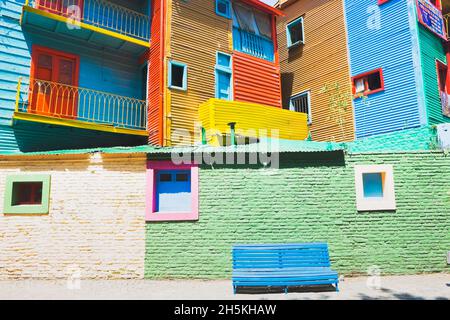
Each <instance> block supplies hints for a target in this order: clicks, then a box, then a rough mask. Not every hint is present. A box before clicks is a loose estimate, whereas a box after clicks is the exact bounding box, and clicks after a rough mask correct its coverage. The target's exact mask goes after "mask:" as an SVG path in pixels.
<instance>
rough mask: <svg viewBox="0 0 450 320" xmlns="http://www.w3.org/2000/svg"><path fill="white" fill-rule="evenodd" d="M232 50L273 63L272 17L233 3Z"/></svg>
mask: <svg viewBox="0 0 450 320" xmlns="http://www.w3.org/2000/svg"><path fill="white" fill-rule="evenodd" d="M232 11H233V12H232V18H233V48H234V50H236V51H240V52H243V53H246V54H249V55H252V56H255V57H257V58H261V59H265V60H269V61H273V60H274V45H273V35H272V17H271V16H270V15H269V14H266V13H263V12H260V11H258V10H256V9H253V8H251V7H249V6H246V5H244V4H241V3H233V10H232Z"/></svg>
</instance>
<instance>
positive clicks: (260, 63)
mask: <svg viewBox="0 0 450 320" xmlns="http://www.w3.org/2000/svg"><path fill="white" fill-rule="evenodd" d="M233 80H234V81H233V85H234V99H235V100H237V101H246V102H254V103H261V104H264V105H268V106H274V107H278V108H281V81H280V67H279V65H278V64H276V63H273V62H270V61H266V60H262V59H258V58H255V57H252V56H250V55H247V54H244V53H240V52H237V51H234V53H233Z"/></svg>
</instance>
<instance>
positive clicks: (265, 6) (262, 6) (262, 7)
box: [241, 0, 285, 17]
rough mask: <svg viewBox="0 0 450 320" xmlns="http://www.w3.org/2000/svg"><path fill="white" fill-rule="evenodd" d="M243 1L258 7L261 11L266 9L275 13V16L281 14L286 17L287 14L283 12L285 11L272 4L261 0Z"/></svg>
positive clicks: (267, 11) (272, 13) (270, 12)
mask: <svg viewBox="0 0 450 320" xmlns="http://www.w3.org/2000/svg"><path fill="white" fill-rule="evenodd" d="M241 1H242V2H244V3H246V4H248V5H250V6H252V7H255V8H258V9H259V10H261V11H264V12H265V13H268V14H271V15H274V16H280V17H284V16H285V14H284V13H283V11H281V10H278V9H277V8H274V7H272V6H269V5H268V4H266V3H264V2H262V1H260V0H241Z"/></svg>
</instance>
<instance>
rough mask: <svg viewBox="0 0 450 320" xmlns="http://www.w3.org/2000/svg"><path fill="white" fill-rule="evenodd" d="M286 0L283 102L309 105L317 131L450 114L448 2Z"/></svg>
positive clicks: (402, 125) (349, 134)
mask: <svg viewBox="0 0 450 320" xmlns="http://www.w3.org/2000/svg"><path fill="white" fill-rule="evenodd" d="M278 7H279V8H281V9H282V10H283V11H284V12H285V13H286V18H285V19H280V20H279V25H278V33H279V35H280V36H279V38H280V40H279V43H280V49H279V50H280V57H283V58H282V59H281V68H282V79H284V81H283V92H284V96H283V101H284V104H283V107H284V108H287V109H289V108H290V109H293V110H298V111H303V112H308V113H309V115H310V120H309V121H310V129H311V133H312V137H313V138H315V139H316V140H318V141H322V140H325V141H326V140H333V141H335V140H338V141H339V140H352V138H362V137H367V136H371V135H377V134H382V133H387V132H393V131H398V130H403V129H408V128H416V127H420V126H425V125H433V124H438V123H444V122H450V108H449V107H448V98H447V94H442V93H445V92H446V91H448V90H447V89H446V87H447V85H446V83H447V78H448V77H447V73H448V68H447V57H446V41H447V35H446V32H445V30H446V28H445V26H444V19H443V15H445V14H446V13H447V11H446V10H448V8H445V7H444V8H443V7H442V4H441V1H431V2H430V1H428V0H418V1H415V0H389V1H372V0H362V1H354V0H345V1H344V0H342V1H331V0H330V1H302V0H299V1H280V3H279V5H278ZM283 38H284V39H286V40H281V39H283ZM291 39H295V40H296V41H295V42H293V41H292V40H291ZM282 41H286V44H284V43H282ZM344 43H347V48H344V47H343V44H344ZM347 70H349V71H348V72H349V74H348V76H347V78H346V76H345V73H346V72H347ZM350 87H351V88H352V91H351V94H349V90H350ZM352 122H353V125H352ZM353 128H354V130H352V129H353ZM339 129H341V132H339Z"/></svg>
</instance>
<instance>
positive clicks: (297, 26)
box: [286, 17, 305, 48]
mask: <svg viewBox="0 0 450 320" xmlns="http://www.w3.org/2000/svg"><path fill="white" fill-rule="evenodd" d="M286 35H287V47H288V48H292V47H296V46H298V45H300V44H305V30H304V19H303V17H300V18H297V19H295V20H294V21H291V22H289V23H288V24H287V25H286Z"/></svg>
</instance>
